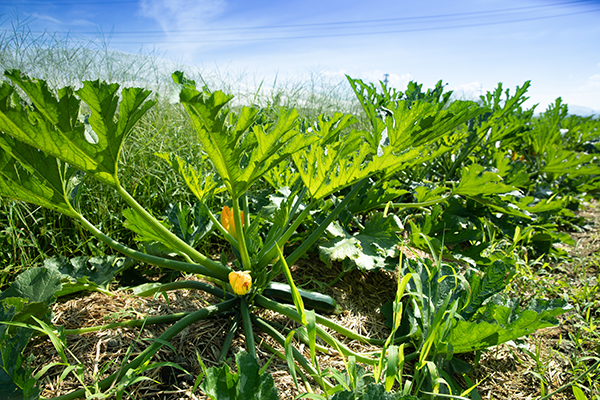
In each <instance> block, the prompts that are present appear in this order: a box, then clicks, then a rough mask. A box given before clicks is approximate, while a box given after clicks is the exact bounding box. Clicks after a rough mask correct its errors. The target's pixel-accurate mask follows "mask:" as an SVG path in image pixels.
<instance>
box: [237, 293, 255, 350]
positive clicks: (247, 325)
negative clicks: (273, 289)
mask: <svg viewBox="0 0 600 400" xmlns="http://www.w3.org/2000/svg"><path fill="white" fill-rule="evenodd" d="M240 312H241V313H242V325H243V326H244V335H245V336H246V351H247V352H248V354H250V355H251V356H252V357H254V358H256V347H255V344H254V332H253V331H252V321H251V320H250V310H249V309H248V301H247V300H246V296H243V297H242V303H241V304H240Z"/></svg>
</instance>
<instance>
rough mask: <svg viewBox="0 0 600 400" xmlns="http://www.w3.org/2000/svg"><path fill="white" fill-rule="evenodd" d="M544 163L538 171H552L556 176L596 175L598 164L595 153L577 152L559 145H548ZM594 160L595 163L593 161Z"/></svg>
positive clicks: (599, 172)
mask: <svg viewBox="0 0 600 400" xmlns="http://www.w3.org/2000/svg"><path fill="white" fill-rule="evenodd" d="M546 151H547V155H546V164H545V165H544V166H543V167H542V169H541V171H540V172H545V173H552V174H555V175H556V177H559V176H562V175H569V176H571V177H573V176H577V175H598V174H600V166H599V165H598V156H597V155H596V154H585V153H578V152H575V151H569V150H563V149H560V148H559V147H548V149H546ZM594 161H595V163H594Z"/></svg>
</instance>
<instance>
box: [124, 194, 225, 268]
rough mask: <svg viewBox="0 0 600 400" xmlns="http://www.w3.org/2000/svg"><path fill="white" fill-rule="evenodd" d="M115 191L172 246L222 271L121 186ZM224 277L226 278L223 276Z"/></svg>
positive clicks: (207, 265)
mask: <svg viewBox="0 0 600 400" xmlns="http://www.w3.org/2000/svg"><path fill="white" fill-rule="evenodd" d="M117 192H118V193H119V195H120V196H121V197H122V198H123V200H125V202H126V203H127V204H129V206H130V207H131V208H133V209H134V210H135V212H137V213H138V214H139V215H140V216H141V217H142V218H143V219H144V221H146V222H147V223H148V224H149V225H150V226H151V227H152V228H153V229H154V230H155V232H156V233H158V234H160V235H161V237H162V238H163V239H164V240H165V241H166V242H168V243H169V244H171V245H172V246H173V247H174V248H176V249H178V250H180V251H181V252H183V253H184V254H186V255H188V256H189V257H190V258H191V259H192V260H194V261H196V262H197V263H200V264H202V265H204V266H205V267H207V268H208V269H212V270H214V272H215V273H217V274H221V273H224V271H223V266H222V265H221V264H219V263H217V262H215V261H212V260H211V259H210V258H208V257H206V256H205V255H204V254H202V253H200V252H199V251H198V250H196V249H194V248H193V247H192V246H190V245H189V244H187V243H186V242H185V241H183V240H182V239H181V238H179V237H178V236H177V235H175V234H174V233H173V232H171V231H170V230H168V229H167V228H165V227H164V226H163V225H162V224H161V223H159V222H158V221H157V220H156V218H154V217H153V216H152V215H150V213H148V211H146V210H145V209H144V208H143V207H142V206H141V205H140V204H139V203H138V202H137V201H136V200H135V199H134V198H133V197H132V196H131V195H130V194H129V193H128V192H127V191H126V190H125V189H123V187H122V186H120V185H119V186H117ZM225 279H226V278H225Z"/></svg>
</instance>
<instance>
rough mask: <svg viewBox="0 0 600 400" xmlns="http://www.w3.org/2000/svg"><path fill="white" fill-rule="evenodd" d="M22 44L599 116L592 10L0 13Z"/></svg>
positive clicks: (258, 8)
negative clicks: (17, 24) (448, 93)
mask: <svg viewBox="0 0 600 400" xmlns="http://www.w3.org/2000/svg"><path fill="white" fill-rule="evenodd" d="M0 14H2V17H1V21H2V25H1V26H0V28H2V29H7V28H9V27H10V25H11V23H14V21H15V18H16V16H17V15H18V17H19V18H20V19H21V20H25V21H27V23H28V26H29V27H30V29H31V30H32V31H34V32H42V31H44V30H46V31H48V32H59V33H67V32H68V33H69V34H70V35H73V36H78V37H83V36H89V37H92V38H93V37H97V35H98V34H99V32H101V33H102V34H103V35H104V37H105V38H110V42H109V43H110V46H111V47H112V48H115V49H118V50H122V51H126V52H132V53H138V52H140V49H146V50H150V49H154V50H155V51H156V52H157V53H158V54H161V55H162V56H163V57H165V58H167V59H169V60H172V61H176V62H177V63H180V64H188V65H194V66H197V67H200V68H206V69H211V70H215V69H218V70H219V71H221V72H227V73H230V74H231V75H232V76H236V74H243V73H247V74H252V75H254V76H255V77H258V78H259V80H261V79H265V80H266V81H268V80H270V79H274V77H275V75H277V76H278V77H279V79H299V80H302V79H308V78H307V77H308V76H309V75H310V74H311V73H312V74H315V73H318V74H321V75H325V76H328V77H330V78H331V79H342V78H343V76H344V74H349V75H350V76H352V77H356V78H362V79H365V80H369V81H378V80H380V79H383V74H389V78H388V79H389V82H390V84H392V85H393V86H395V87H397V88H398V89H400V90H403V89H404V88H405V87H406V84H407V82H408V81H409V80H415V81H417V82H419V83H423V84H424V86H426V87H431V86H433V85H435V83H436V82H437V81H438V80H440V79H441V80H443V81H444V82H445V83H447V84H448V88H449V89H451V90H454V91H455V92H456V93H460V94H463V95H464V96H466V97H474V96H477V95H479V94H480V93H481V92H485V91H487V90H491V89H493V88H495V87H496V86H497V84H498V83H499V82H502V83H503V85H504V87H505V88H511V89H512V90H513V91H514V88H515V86H517V85H522V84H523V82H525V81H526V80H531V81H532V87H531V89H530V90H529V97H530V98H531V100H530V101H529V102H528V103H527V105H528V106H531V105H533V104H535V103H540V106H539V107H538V110H540V111H541V110H543V109H545V108H546V107H547V105H548V104H550V103H552V102H553V101H554V99H556V98H557V97H559V96H560V97H562V98H563V101H565V102H566V103H568V104H569V105H571V106H583V107H588V108H590V109H594V110H596V112H599V113H600V1H598V0H582V1H574V0H571V1H568V0H554V1H541V0H519V1H517V0H479V1H475V0H459V1H441V0H419V1H415V0H412V1H405V0H396V1H392V0H371V1H355V0H344V1H342V0H321V1H316V0H304V1H296V0H289V1H267V0H259V1H242V0H140V1H127V0H124V1H116V0H106V1H99V0H89V1H88V0H80V1H74V0H56V1H37V0H29V1H27V0H16V1H0Z"/></svg>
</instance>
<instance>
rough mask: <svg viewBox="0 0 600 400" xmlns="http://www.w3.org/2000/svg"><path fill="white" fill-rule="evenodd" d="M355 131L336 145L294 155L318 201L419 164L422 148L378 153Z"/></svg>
mask: <svg viewBox="0 0 600 400" xmlns="http://www.w3.org/2000/svg"><path fill="white" fill-rule="evenodd" d="M361 135H362V132H353V133H352V134H351V135H350V136H347V137H343V138H342V139H341V140H340V141H339V142H336V143H334V144H332V145H324V146H322V147H320V146H316V145H315V146H311V147H310V148H307V149H304V150H302V151H299V152H297V153H294V154H292V159H293V160H294V163H295V164H296V168H297V169H298V172H299V173H300V176H301V177H302V181H303V182H304V185H305V186H306V187H307V188H308V191H309V192H310V194H311V196H312V197H313V198H314V199H322V198H323V197H325V196H328V195H330V194H332V193H334V192H336V191H338V190H340V189H343V188H345V187H348V186H351V185H353V184H355V183H357V182H359V181H361V180H362V179H364V178H367V177H369V176H372V175H374V174H376V173H379V172H384V173H385V174H391V173H393V172H395V171H397V170H399V169H401V168H402V167H406V166H408V165H411V164H412V163H416V162H418V157H419V154H420V151H419V149H416V148H415V149H411V150H409V151H405V152H402V153H394V151H393V149H392V148H391V147H389V146H386V147H385V148H383V149H381V151H380V153H379V154H377V153H376V149H372V148H371V146H370V145H369V143H367V142H365V141H364V140H363V139H362V138H361Z"/></svg>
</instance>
